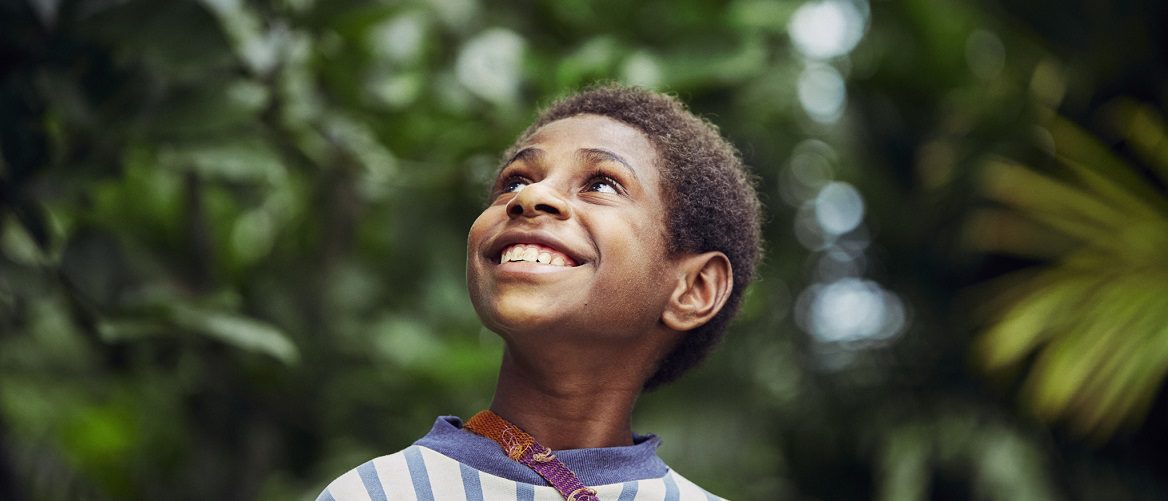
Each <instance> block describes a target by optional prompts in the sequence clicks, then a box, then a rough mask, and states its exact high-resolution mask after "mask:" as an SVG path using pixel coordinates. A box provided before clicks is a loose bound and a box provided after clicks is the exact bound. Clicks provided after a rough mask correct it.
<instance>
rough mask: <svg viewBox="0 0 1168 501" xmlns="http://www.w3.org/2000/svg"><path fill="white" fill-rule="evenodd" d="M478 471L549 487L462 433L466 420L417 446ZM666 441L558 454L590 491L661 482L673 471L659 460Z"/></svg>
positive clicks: (446, 423) (451, 422) (443, 422)
mask: <svg viewBox="0 0 1168 501" xmlns="http://www.w3.org/2000/svg"><path fill="white" fill-rule="evenodd" d="M414 445H420V446H423V447H426V448H428V449H431V450H434V451H436V452H438V453H440V454H442V455H444V456H447V457H449V458H451V459H454V460H456V461H458V462H460V463H462V464H465V465H467V466H470V467H471V468H474V469H476V470H479V471H482V472H486V473H490V474H492V475H495V476H499V477H503V478H506V479H509V480H514V481H517V482H524V483H528V484H544V483H545V482H544V480H543V478H541V477H540V476H539V474H537V473H535V471H533V470H532V469H530V468H528V467H527V466H524V465H523V464H520V463H519V462H517V461H515V460H513V459H511V458H509V457H507V454H505V453H504V452H503V449H502V448H500V447H499V444H496V443H495V442H494V441H493V440H491V439H489V438H486V437H483V436H479V435H475V434H474V433H471V432H469V431H466V430H463V429H462V419H459V418H458V417H455V416H442V417H439V418H438V419H436V420H434V426H433V427H432V428H430V432H429V433H427V434H426V436H424V437H422V438H421V439H419V440H418V441H417V442H414ZM660 445H661V439H659V438H657V436H656V435H637V434H633V445H628V446H621V447H599V448H595V449H566V450H558V451H554V452H555V454H556V457H557V458H559V460H560V461H563V463H564V465H565V466H567V467H568V469H570V470H572V471H573V472H575V473H576V476H577V477H578V478H579V479H580V481H581V482H583V483H584V485H605V484H614V483H618V482H627V481H630V480H642V479H646V478H658V477H661V476H662V475H665V473H666V472H667V471H668V470H669V468H668V467H667V466H665V462H664V461H662V460H661V458H659V457H657V447H659V446H660Z"/></svg>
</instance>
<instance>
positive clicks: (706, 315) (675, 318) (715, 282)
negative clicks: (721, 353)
mask: <svg viewBox="0 0 1168 501" xmlns="http://www.w3.org/2000/svg"><path fill="white" fill-rule="evenodd" d="M678 264H679V269H678V277H677V285H676V286H674V288H673V292H672V293H671V294H670V296H669V303H668V304H666V305H665V311H664V312H663V313H662V314H661V321H662V322H663V323H665V325H666V326H667V327H669V328H670V329H673V330H675V331H678V332H685V331H688V330H693V329H696V328H698V327H701V326H703V325H705V324H706V322H709V321H710V319H711V318H714V315H717V314H718V312H719V311H722V306H724V305H725V304H726V300H727V299H728V298H729V297H730V291H731V290H733V289H734V273H733V269H732V268H731V266H730V259H729V258H727V257H726V255H725V254H722V253H721V252H718V251H711V252H704V253H701V254H691V255H687V256H684V257H682V258H680V262H679V263H678Z"/></svg>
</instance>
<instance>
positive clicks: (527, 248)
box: [499, 244, 571, 266]
mask: <svg viewBox="0 0 1168 501" xmlns="http://www.w3.org/2000/svg"><path fill="white" fill-rule="evenodd" d="M510 261H527V262H529V263H540V264H550V265H552V266H569V264H568V263H569V262H570V261H571V259H570V258H568V257H567V256H565V255H563V254H561V253H559V252H558V251H555V250H553V249H549V248H547V247H543V246H538V245H531V244H516V245H512V246H510V247H508V248H506V249H503V255H502V256H500V257H499V264H503V263H506V262H510Z"/></svg>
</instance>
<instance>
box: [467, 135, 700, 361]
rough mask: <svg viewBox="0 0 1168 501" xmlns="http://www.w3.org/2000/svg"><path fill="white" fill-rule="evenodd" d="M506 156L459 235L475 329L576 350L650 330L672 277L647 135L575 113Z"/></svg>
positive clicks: (661, 203) (656, 175) (653, 157)
mask: <svg viewBox="0 0 1168 501" xmlns="http://www.w3.org/2000/svg"><path fill="white" fill-rule="evenodd" d="M516 151H518V153H516V154H515V155H514V157H513V158H512V159H511V160H510V161H509V162H508V163H507V164H506V165H505V166H504V167H503V169H502V171H500V173H499V176H498V178H497V180H496V183H495V189H494V191H493V193H492V197H493V198H492V202H491V205H490V206H489V207H487V208H486V209H485V210H484V211H483V213H482V214H480V215H479V217H478V219H476V220H475V222H474V224H473V225H472V226H471V229H470V234H469V236H468V238H467V285H468V289H469V290H470V295H471V301H472V303H473V304H474V307H475V310H476V311H477V312H478V314H479V317H480V318H481V319H482V321H483V323H484V325H486V326H487V327H488V328H490V329H491V330H493V331H495V332H497V333H499V334H500V335H502V336H503V338H504V339H507V340H508V341H509V342H517V341H522V340H525V339H528V338H531V336H527V335H526V334H530V333H535V334H550V335H555V336H556V337H557V338H560V339H565V340H568V341H570V342H571V341H576V342H579V343H603V342H604V341H617V340H625V341H627V340H629V339H632V338H634V337H635V336H638V335H640V334H643V333H645V332H647V331H649V330H651V329H653V328H655V327H657V326H658V325H659V320H660V317H661V312H662V310H663V309H664V307H665V304H666V302H667V301H668V297H669V293H670V290H671V288H672V287H673V285H674V284H675V283H676V280H677V278H676V277H675V276H673V275H674V274H673V273H672V271H671V270H672V268H671V266H672V265H673V261H672V260H671V259H670V257H669V256H668V253H667V248H668V246H667V245H666V243H667V241H666V238H667V237H666V236H665V210H666V209H665V201H664V199H663V194H662V192H661V182H660V181H661V180H660V175H659V173H658V170H657V162H658V158H657V153H656V151H655V150H654V148H653V145H652V144H651V143H650V142H649V140H648V138H646V137H645V135H644V134H642V133H641V132H640V131H638V130H637V129H634V128H632V127H630V126H628V125H625V124H623V123H621V122H618V121H615V120H613V119H610V118H607V117H603V116H599V115H578V116H574V117H571V118H566V119H563V120H558V121H555V122H552V123H549V124H547V125H545V126H543V127H542V128H540V129H539V130H538V131H536V132H535V133H534V134H532V135H531V136H530V137H528V138H527V139H526V140H525V141H524V142H523V143H522V144H520V145H519V146H518V148H517V150H516ZM545 340H546V339H545Z"/></svg>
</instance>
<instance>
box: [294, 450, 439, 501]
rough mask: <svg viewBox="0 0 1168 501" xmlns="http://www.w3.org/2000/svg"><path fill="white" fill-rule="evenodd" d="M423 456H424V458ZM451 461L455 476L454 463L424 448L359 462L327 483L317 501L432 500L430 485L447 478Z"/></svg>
mask: <svg viewBox="0 0 1168 501" xmlns="http://www.w3.org/2000/svg"><path fill="white" fill-rule="evenodd" d="M424 456H426V457H424ZM445 462H453V463H454V464H453V471H454V472H455V473H456V474H457V472H458V471H459V470H458V463H457V461H454V460H452V459H450V458H446V457H445V456H442V455H440V454H434V453H433V452H432V451H429V450H428V449H426V448H425V447H421V446H417V445H412V446H410V447H407V448H405V449H403V450H401V451H398V452H395V453H393V454H389V455H385V456H381V457H378V458H374V459H371V460H369V461H366V462H365V463H362V464H361V465H359V466H357V467H356V468H353V469H351V470H349V471H347V472H345V473H344V474H342V475H341V476H339V477H337V478H336V480H333V481H332V482H331V483H329V485H328V487H326V488H325V489H324V491H323V492H321V493H320V495H319V496H318V497H317V498H316V499H317V501H378V500H387V499H426V498H430V499H433V497H432V496H427V495H426V494H427V493H429V492H430V484H431V482H435V481H437V482H442V481H444V480H445V479H444V478H435V477H443V476H448V473H447V472H449V471H450V470H451V468H450V466H451V465H446V464H443V463H445Z"/></svg>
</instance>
